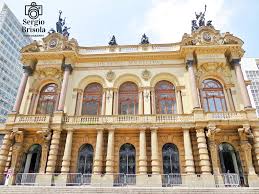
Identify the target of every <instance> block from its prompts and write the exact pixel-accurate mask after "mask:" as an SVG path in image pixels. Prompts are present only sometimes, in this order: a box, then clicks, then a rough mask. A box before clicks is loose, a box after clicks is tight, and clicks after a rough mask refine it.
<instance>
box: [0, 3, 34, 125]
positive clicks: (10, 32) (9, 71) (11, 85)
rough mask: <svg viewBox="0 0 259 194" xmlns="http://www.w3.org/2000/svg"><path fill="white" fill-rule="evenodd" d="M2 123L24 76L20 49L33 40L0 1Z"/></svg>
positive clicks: (0, 98)
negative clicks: (25, 34)
mask: <svg viewBox="0 0 259 194" xmlns="http://www.w3.org/2000/svg"><path fill="white" fill-rule="evenodd" d="M0 10H1V12H0V123H1V122H5V120H6V116H7V113H8V112H10V111H11V110H12V107H13V104H14V102H15V97H16V94H17V89H18V87H19V83H20V80H21V77H22V72H23V69H22V64H21V62H20V60H19V59H20V49H21V48H22V47H23V46H25V45H27V44H29V43H30V42H31V41H32V40H31V38H30V37H28V36H24V34H23V32H22V25H21V24H20V23H19V21H18V19H17V18H16V17H15V15H14V14H13V13H12V11H11V10H10V9H9V8H8V7H7V5H6V4H4V3H1V2H0Z"/></svg>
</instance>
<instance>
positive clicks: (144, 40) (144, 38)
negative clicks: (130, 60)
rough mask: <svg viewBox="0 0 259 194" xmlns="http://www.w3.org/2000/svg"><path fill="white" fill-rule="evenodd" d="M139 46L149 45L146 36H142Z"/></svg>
mask: <svg viewBox="0 0 259 194" xmlns="http://www.w3.org/2000/svg"><path fill="white" fill-rule="evenodd" d="M140 44H149V40H148V37H147V36H146V34H143V35H142V38H141V42H140Z"/></svg>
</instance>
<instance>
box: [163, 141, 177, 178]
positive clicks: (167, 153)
mask: <svg viewBox="0 0 259 194" xmlns="http://www.w3.org/2000/svg"><path fill="white" fill-rule="evenodd" d="M162 154H163V170H164V174H171V173H180V165H179V152H178V148H177V146H176V145H175V144H172V143H167V144H165V145H164V146H163V148H162Z"/></svg>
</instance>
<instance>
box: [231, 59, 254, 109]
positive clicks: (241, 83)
mask: <svg viewBox="0 0 259 194" xmlns="http://www.w3.org/2000/svg"><path fill="white" fill-rule="evenodd" d="M231 65H233V66H234V69H235V73H236V77H237V82H238V85H239V88H240V93H241V96H242V98H243V102H244V106H245V108H251V107H252V105H251V101H250V98H249V95H248V91H247V88H246V83H245V79H244V75H243V72H242V70H241V64H240V59H232V61H231Z"/></svg>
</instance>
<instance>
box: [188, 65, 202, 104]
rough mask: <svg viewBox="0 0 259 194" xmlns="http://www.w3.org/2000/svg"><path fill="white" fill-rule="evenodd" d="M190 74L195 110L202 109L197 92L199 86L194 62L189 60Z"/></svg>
mask: <svg viewBox="0 0 259 194" xmlns="http://www.w3.org/2000/svg"><path fill="white" fill-rule="evenodd" d="M186 65H187V68H188V72H189V81H190V86H191V88H190V89H191V94H192V101H193V108H200V103H199V97H198V92H197V84H196V78H195V72H194V61H193V60H187V62H186Z"/></svg>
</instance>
